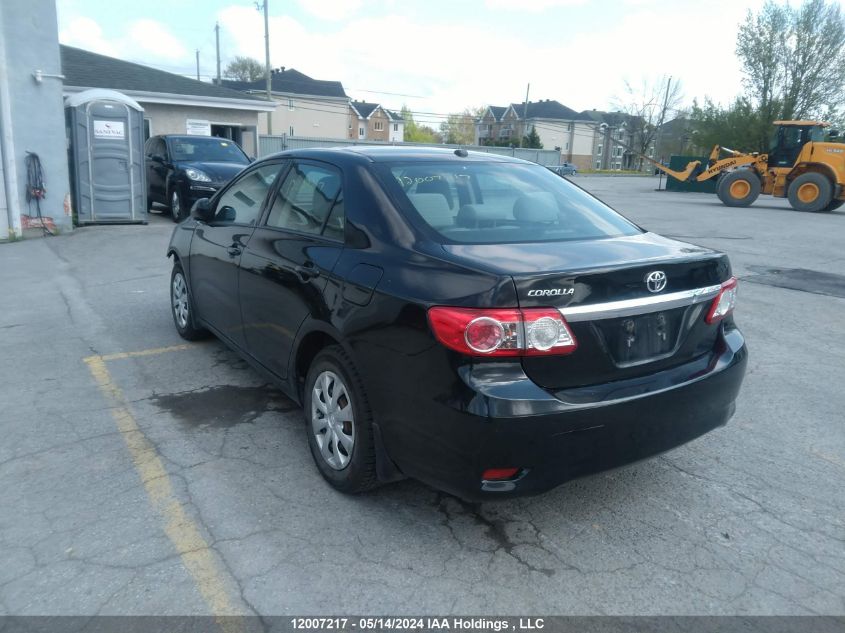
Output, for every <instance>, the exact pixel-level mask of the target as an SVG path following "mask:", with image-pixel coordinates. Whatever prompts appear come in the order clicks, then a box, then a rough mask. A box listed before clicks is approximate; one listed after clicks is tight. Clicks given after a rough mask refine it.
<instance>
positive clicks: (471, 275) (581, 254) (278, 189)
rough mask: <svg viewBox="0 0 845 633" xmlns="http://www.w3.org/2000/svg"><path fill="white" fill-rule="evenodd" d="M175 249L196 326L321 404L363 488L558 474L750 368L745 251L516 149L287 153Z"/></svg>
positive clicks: (506, 489) (608, 464) (462, 490)
mask: <svg viewBox="0 0 845 633" xmlns="http://www.w3.org/2000/svg"><path fill="white" fill-rule="evenodd" d="M167 253H168V256H170V257H172V258H173V273H172V276H171V284H170V288H171V306H172V312H173V318H174V321H175V324H176V328H177V329H178V331H179V334H181V335H182V336H183V337H184V338H186V339H189V340H191V339H195V338H197V337H199V336H201V335H203V334H205V333H207V332H212V333H214V334H215V335H216V336H217V337H219V338H220V339H221V340H223V341H224V342H225V343H226V344H227V345H229V346H230V347H232V348H233V349H235V350H236V351H237V352H238V353H239V354H241V355H242V356H243V357H244V358H245V359H247V360H248V361H249V362H250V363H251V364H252V365H254V366H255V368H256V369H258V370H259V371H260V372H262V373H263V374H265V375H266V376H267V377H268V378H269V379H271V380H272V381H273V382H275V383H277V384H278V385H279V386H280V387H281V388H282V389H283V390H284V392H285V393H286V394H288V395H289V396H290V397H291V398H293V399H294V400H296V401H297V402H299V403H301V404H302V406H303V408H304V411H305V421H306V424H305V428H306V433H307V436H308V442H309V445H310V448H311V453H312V454H313V457H314V460H315V462H316V464H317V468H318V469H319V471H320V473H321V474H322V475H323V477H324V478H325V479H326V480H327V481H328V482H329V483H330V484H331V485H333V486H334V487H335V488H337V489H339V490H342V491H344V492H359V491H363V490H366V489H369V488H372V487H373V486H375V485H377V484H379V483H380V482H386V481H391V480H393V479H397V478H401V477H403V476H408V477H413V478H416V479H419V480H421V481H423V482H426V483H428V484H431V485H432V486H435V487H437V488H440V489H443V490H446V491H448V492H451V493H454V494H456V495H458V496H461V497H463V498H465V499H483V498H486V499H489V498H491V497H492V498H497V497H508V496H514V495H522V494H532V493H539V492H542V491H545V490H548V489H549V488H552V487H554V486H556V485H558V484H561V483H562V482H565V481H567V480H570V479H573V478H575V477H579V476H582V475H586V474H589V473H595V472H598V471H601V470H605V469H609V468H613V467H617V466H621V465H623V464H628V463H630V462H633V461H636V460H640V459H644V458H647V457H650V456H653V455H656V454H658V453H661V452H663V451H666V450H669V449H671V448H674V447H676V446H679V445H681V444H683V443H685V442H688V441H690V440H692V439H694V438H697V437H699V436H700V435H702V434H704V433H706V432H708V431H710V430H712V429H714V428H716V427H718V426H720V425H723V424H725V422H727V420H728V419H729V418H730V417H731V415H732V414H733V412H734V401H735V399H736V397H737V394H738V392H739V388H740V383H741V382H742V378H743V375H744V372H745V366H746V361H747V352H746V347H745V343H744V339H743V337H742V334H741V333H740V332H739V330H738V329H737V328H736V325H734V320H733V316H732V312H733V309H734V304H735V301H736V293H737V281H736V279H735V278H734V277H733V276H732V275H731V267H730V263H729V262H728V258H727V257H726V256H725V255H724V254H722V253H719V252H716V251H712V250H709V249H706V248H702V247H699V246H694V245H691V244H686V243H683V242H678V241H675V240H671V239H667V238H664V237H661V236H659V235H655V234H654V233H650V232H648V231H646V230H644V229H642V228H640V227H638V226H636V225H635V224H633V223H632V222H630V221H629V220H627V219H625V218H624V217H622V216H621V215H619V214H618V213H616V212H615V211H613V210H612V209H610V208H609V207H608V206H607V205H605V204H603V203H602V202H600V201H599V200H597V199H596V198H594V197H593V196H591V195H590V194H589V193H587V192H585V191H584V190H583V189H580V188H579V187H577V186H575V185H573V184H572V183H570V182H568V181H567V180H565V179H563V178H560V177H558V176H556V175H555V174H553V173H552V172H550V171H549V170H548V169H546V168H545V167H541V166H539V165H534V164H531V163H526V162H523V161H520V160H516V159H512V158H505V157H500V156H494V155H490V154H475V153H467V152H466V151H464V150H456V151H451V150H440V149H420V148H413V149H407V148H396V147H379V148H374V147H361V148H346V149H311V150H296V151H290V152H285V153H282V154H277V155H274V156H271V157H269V158H266V159H263V160H261V161H259V162H257V163H254V164H253V165H251V166H250V167H249V168H248V169H246V170H244V171H243V172H242V173H241V174H239V175H238V176H237V177H236V178H235V179H234V180H233V181H232V182H231V183H229V184H228V185H227V186H226V187H225V188H223V189H221V190H220V191H219V192H218V193H217V194H215V195H214V196H213V197H212V198H211V199H209V200H200V201H199V202H197V204H195V205H194V208H193V211H192V214H191V218H190V219H188V220H186V221H185V222H182V223H181V224H179V226H178V227H176V229H175V231H174V233H173V237H172V239H171V242H170V246H169V248H168V252H167Z"/></svg>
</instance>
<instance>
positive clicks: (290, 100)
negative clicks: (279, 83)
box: [288, 99, 293, 110]
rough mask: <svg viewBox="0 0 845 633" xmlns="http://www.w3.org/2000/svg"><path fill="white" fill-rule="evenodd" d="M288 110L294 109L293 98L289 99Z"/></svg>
mask: <svg viewBox="0 0 845 633" xmlns="http://www.w3.org/2000/svg"><path fill="white" fill-rule="evenodd" d="M288 110H293V99H288Z"/></svg>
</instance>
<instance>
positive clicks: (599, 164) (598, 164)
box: [596, 160, 601, 169]
mask: <svg viewBox="0 0 845 633" xmlns="http://www.w3.org/2000/svg"><path fill="white" fill-rule="evenodd" d="M596 169H601V161H600V160H597V161H596Z"/></svg>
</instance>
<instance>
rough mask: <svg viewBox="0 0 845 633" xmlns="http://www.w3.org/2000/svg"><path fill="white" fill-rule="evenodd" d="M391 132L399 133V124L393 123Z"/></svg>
mask: <svg viewBox="0 0 845 633" xmlns="http://www.w3.org/2000/svg"><path fill="white" fill-rule="evenodd" d="M393 131H394V132H398V131H399V124H398V123H394V124H393Z"/></svg>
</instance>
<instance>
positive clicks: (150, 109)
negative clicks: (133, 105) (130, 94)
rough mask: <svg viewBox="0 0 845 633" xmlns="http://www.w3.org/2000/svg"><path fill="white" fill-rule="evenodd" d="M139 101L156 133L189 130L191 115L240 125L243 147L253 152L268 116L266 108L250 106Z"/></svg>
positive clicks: (220, 123) (151, 130)
mask: <svg viewBox="0 0 845 633" xmlns="http://www.w3.org/2000/svg"><path fill="white" fill-rule="evenodd" d="M139 103H140V104H141V107H143V108H144V118H145V119H150V133H151V134H152V135H157V134H185V132H186V129H187V121H188V119H201V120H204V121H210V122H211V123H212V124H213V125H238V126H240V127H241V129H242V131H243V132H242V133H243V139H242V145H243V150H244V151H245V152H246V153H247V154H249V155H250V156H255V155H257V153H258V148H257V147H256V146H255V129H256V126H257V125H258V121H259V119H264V120H265V121H266V120H267V115H266V114H265V113H264V112H254V111H250V110H230V109H226V108H202V107H195V106H181V105H172V104H166V103H145V102H144V101H143V99H140V100H139Z"/></svg>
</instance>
